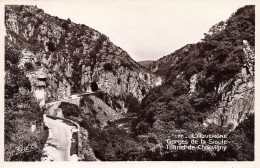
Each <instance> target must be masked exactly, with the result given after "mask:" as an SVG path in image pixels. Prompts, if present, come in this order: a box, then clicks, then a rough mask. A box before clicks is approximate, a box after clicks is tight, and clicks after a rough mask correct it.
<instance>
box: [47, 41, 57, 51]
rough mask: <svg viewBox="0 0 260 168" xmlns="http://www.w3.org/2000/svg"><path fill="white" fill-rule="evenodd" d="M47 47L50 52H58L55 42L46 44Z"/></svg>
mask: <svg viewBox="0 0 260 168" xmlns="http://www.w3.org/2000/svg"><path fill="white" fill-rule="evenodd" d="M46 45H47V47H48V50H49V51H55V50H56V47H55V45H54V43H53V42H51V41H49V42H47V43H46Z"/></svg>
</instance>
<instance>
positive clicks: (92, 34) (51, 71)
mask: <svg viewBox="0 0 260 168" xmlns="http://www.w3.org/2000/svg"><path fill="white" fill-rule="evenodd" d="M5 10H6V13H5V26H6V42H7V45H13V46H15V48H18V49H19V50H24V49H26V50H27V51H28V52H31V53H32V54H33V55H32V63H33V64H34V67H35V66H36V63H37V64H40V67H41V68H42V69H43V70H44V71H45V72H46V73H47V82H46V84H47V85H46V101H54V100H60V99H66V98H69V97H70V95H71V93H80V92H86V91H90V84H91V83H92V82H96V83H97V84H98V88H99V90H103V91H105V92H107V93H110V94H112V95H126V94H128V93H133V95H134V96H135V97H137V98H138V99H139V100H141V99H142V98H143V97H144V94H145V93H144V91H145V92H148V90H149V89H150V88H152V87H154V86H156V85H160V84H161V82H160V81H161V79H160V77H157V76H155V75H154V74H151V73H149V72H147V71H146V70H144V69H143V68H142V67H141V66H140V65H139V64H138V63H136V62H135V61H134V60H133V59H131V57H130V56H129V55H128V54H127V53H126V52H125V51H124V50H122V49H121V48H120V47H117V46H115V45H114V44H113V43H112V42H111V41H110V40H109V38H108V37H106V36H105V35H103V34H101V33H100V32H98V31H96V30H94V29H92V28H90V27H88V26H85V25H81V24H75V23H73V22H71V21H70V20H69V19H68V20H63V19H59V18H57V17H53V16H50V15H48V14H46V13H44V12H43V10H41V9H38V8H37V7H36V6H18V5H16V6H15V5H14V6H12V5H10V6H9V5H8V6H6V8H5Z"/></svg>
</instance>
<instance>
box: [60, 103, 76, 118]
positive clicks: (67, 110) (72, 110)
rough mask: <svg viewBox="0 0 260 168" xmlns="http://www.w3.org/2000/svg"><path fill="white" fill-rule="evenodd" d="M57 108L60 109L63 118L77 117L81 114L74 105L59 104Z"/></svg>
mask: <svg viewBox="0 0 260 168" xmlns="http://www.w3.org/2000/svg"><path fill="white" fill-rule="evenodd" d="M58 108H61V109H62V113H63V115H64V117H65V118H67V117H69V116H73V117H79V116H80V114H81V110H80V108H79V107H78V106H77V105H75V104H71V103H67V102H61V104H60V105H59V107H58Z"/></svg>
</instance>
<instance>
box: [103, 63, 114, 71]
mask: <svg viewBox="0 0 260 168" xmlns="http://www.w3.org/2000/svg"><path fill="white" fill-rule="evenodd" d="M103 67H104V69H105V70H106V71H112V70H113V67H112V64H111V63H105V65H104V66H103Z"/></svg>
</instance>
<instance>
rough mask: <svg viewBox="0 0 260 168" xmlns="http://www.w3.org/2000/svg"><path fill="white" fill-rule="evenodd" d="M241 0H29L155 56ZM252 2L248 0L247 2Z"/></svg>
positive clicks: (198, 34) (135, 53) (144, 56)
mask: <svg viewBox="0 0 260 168" xmlns="http://www.w3.org/2000/svg"><path fill="white" fill-rule="evenodd" d="M249 2H252V1H249V0H248V1H245V0H229V1H224V0H212V1H208V0H160V1H159V0H84V1H81V0H77V1H76V0H75V1H70V2H69V1H64V0H63V1H61V0H55V1H54V0H51V1H48V0H47V1H42V0H40V1H39V0H38V1H34V3H35V4H36V5H37V6H38V7H39V8H42V9H43V10H44V11H45V12H46V13H49V14H50V15H53V16H58V17H60V18H63V19H67V18H70V19H71V21H72V22H75V23H80V24H85V25H87V26H89V27H91V28H94V29H96V30H97V31H99V32H101V33H103V34H105V35H106V36H108V37H109V38H110V41H112V42H113V43H114V44H115V45H117V46H119V47H121V48H122V49H124V50H125V51H126V52H127V53H128V54H129V55H130V56H131V57H132V58H133V59H134V60H136V61H141V60H157V59H159V58H161V57H163V56H165V55H167V54H170V53H172V52H174V51H175V50H177V49H179V48H181V47H183V46H184V45H186V44H191V43H197V42H199V41H200V40H201V39H202V38H203V37H204V33H207V32H208V30H209V29H210V27H211V26H213V25H214V24H216V23H218V22H220V21H222V20H226V19H228V18H229V17H230V16H231V14H232V13H234V12H235V11H236V10H237V9H238V8H240V7H243V6H244V5H246V4H250V3H249ZM251 4H252V3H251Z"/></svg>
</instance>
